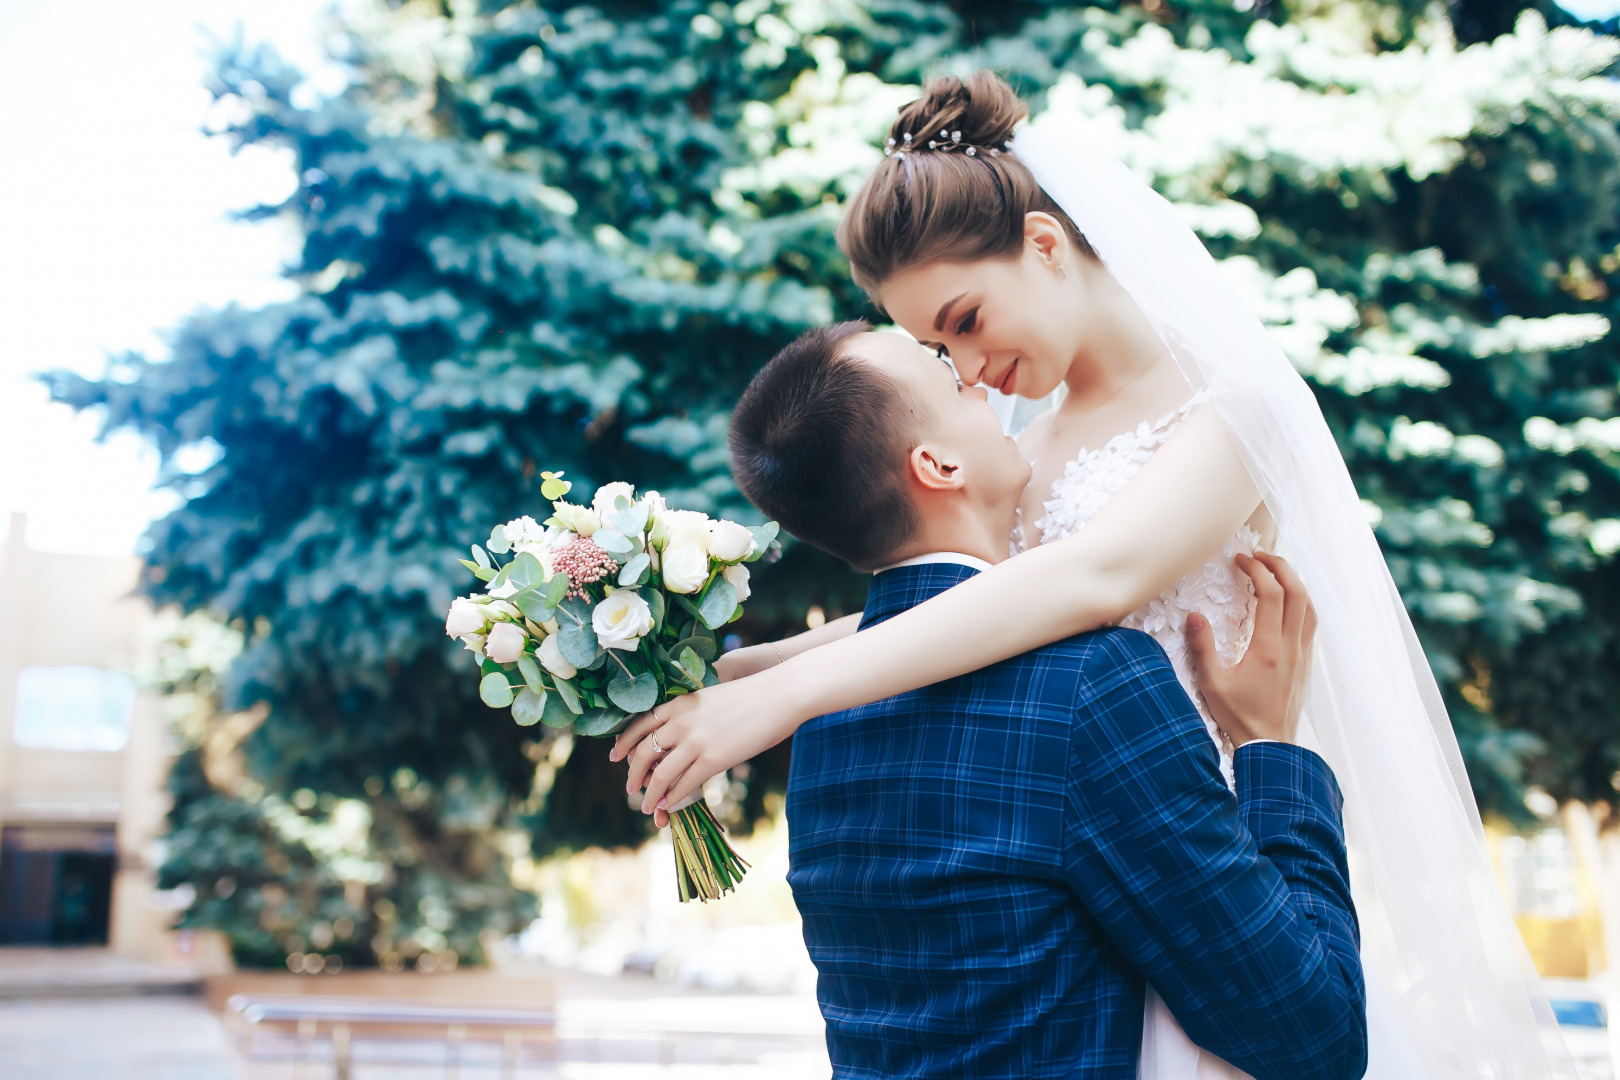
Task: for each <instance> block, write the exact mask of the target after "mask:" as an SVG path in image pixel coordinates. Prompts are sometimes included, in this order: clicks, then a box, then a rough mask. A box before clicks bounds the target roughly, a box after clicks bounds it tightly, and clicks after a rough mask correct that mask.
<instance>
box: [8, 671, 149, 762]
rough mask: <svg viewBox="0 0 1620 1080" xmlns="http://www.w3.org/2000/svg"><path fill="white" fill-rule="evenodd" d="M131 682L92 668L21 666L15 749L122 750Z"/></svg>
mask: <svg viewBox="0 0 1620 1080" xmlns="http://www.w3.org/2000/svg"><path fill="white" fill-rule="evenodd" d="M134 709H135V680H134V679H131V678H130V677H129V676H128V675H122V674H120V673H118V672H116V671H103V670H102V669H101V668H93V667H26V668H23V669H22V671H20V672H19V673H18V675H17V719H16V724H15V726H14V728H13V735H14V736H15V738H16V740H17V745H18V746H26V747H29V748H31V749H36V750H103V751H106V750H122V749H123V748H124V747H125V745H126V744H128V742H129V721H130V715H131V713H132V712H133V711H134Z"/></svg>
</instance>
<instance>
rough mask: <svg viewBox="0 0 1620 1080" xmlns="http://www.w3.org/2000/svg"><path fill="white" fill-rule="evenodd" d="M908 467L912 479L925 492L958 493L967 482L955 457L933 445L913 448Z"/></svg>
mask: <svg viewBox="0 0 1620 1080" xmlns="http://www.w3.org/2000/svg"><path fill="white" fill-rule="evenodd" d="M906 465H907V466H908V467H909V468H910V470H911V479H912V480H913V481H914V482H915V483H917V484H918V485H920V486H921V487H922V489H923V490H924V491H956V490H958V489H960V488H961V487H962V485H963V484H964V483H966V482H967V477H966V476H965V475H964V474H963V471H962V466H961V465H960V464H959V463H958V462H957V461H956V458H955V456H954V455H952V454H950V453H948V452H946V450H945V449H944V447H941V446H935V445H933V444H932V443H923V444H921V445H920V446H914V447H912V448H911V453H910V455H909V456H908V457H907V459H906Z"/></svg>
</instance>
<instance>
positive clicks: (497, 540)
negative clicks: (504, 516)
mask: <svg viewBox="0 0 1620 1080" xmlns="http://www.w3.org/2000/svg"><path fill="white" fill-rule="evenodd" d="M485 545H486V546H487V547H488V548H489V550H491V551H493V552H494V553H495V554H497V555H505V554H506V553H507V552H508V551H511V550H512V544H511V542H510V541H508V540H507V539H506V526H505V525H497V526H495V527H494V528H493V529H491V530H489V539H488V540H486V541H485ZM475 550H476V549H475ZM473 558H475V559H476V558H478V556H477V555H474V556H473Z"/></svg>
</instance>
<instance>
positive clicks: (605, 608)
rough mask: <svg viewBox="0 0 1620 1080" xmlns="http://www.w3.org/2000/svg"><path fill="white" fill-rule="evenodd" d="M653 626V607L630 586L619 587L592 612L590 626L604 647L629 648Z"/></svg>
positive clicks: (626, 649) (628, 649) (597, 640)
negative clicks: (626, 587) (628, 587)
mask: <svg viewBox="0 0 1620 1080" xmlns="http://www.w3.org/2000/svg"><path fill="white" fill-rule="evenodd" d="M652 627H653V616H652V608H650V607H648V606H647V601H645V600H643V599H642V598H641V596H640V594H639V593H637V592H636V591H635V590H633V589H620V590H619V591H618V592H616V593H614V594H613V595H612V596H610V597H608V598H607V599H606V600H603V601H602V602H601V603H600V604H597V605H596V610H595V611H593V612H591V629H592V630H595V631H596V643H597V644H598V645H600V646H602V648H604V649H620V650H622V651H626V652H628V651H630V650H632V649H634V648H635V647H636V643H637V642H639V641H640V640H641V639H642V636H643V635H645V634H646V633H647V632H648V631H650V630H651V629H652Z"/></svg>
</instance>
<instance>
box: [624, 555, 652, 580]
mask: <svg viewBox="0 0 1620 1080" xmlns="http://www.w3.org/2000/svg"><path fill="white" fill-rule="evenodd" d="M651 565H652V559H651V558H650V557H649V556H648V555H647V553H646V552H645V551H643V552H642V553H641V554H640V555H637V556H636V557H635V558H633V559H631V560H630V561H629V562H627V563H625V564H624V569H623V570H620V571H619V584H620V585H622V586H623V587H625V588H626V589H633V588H635V587H636V586H637V585H640V584H641V575H642V574H645V573H646V572H647V568H648V567H650V566H651Z"/></svg>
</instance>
